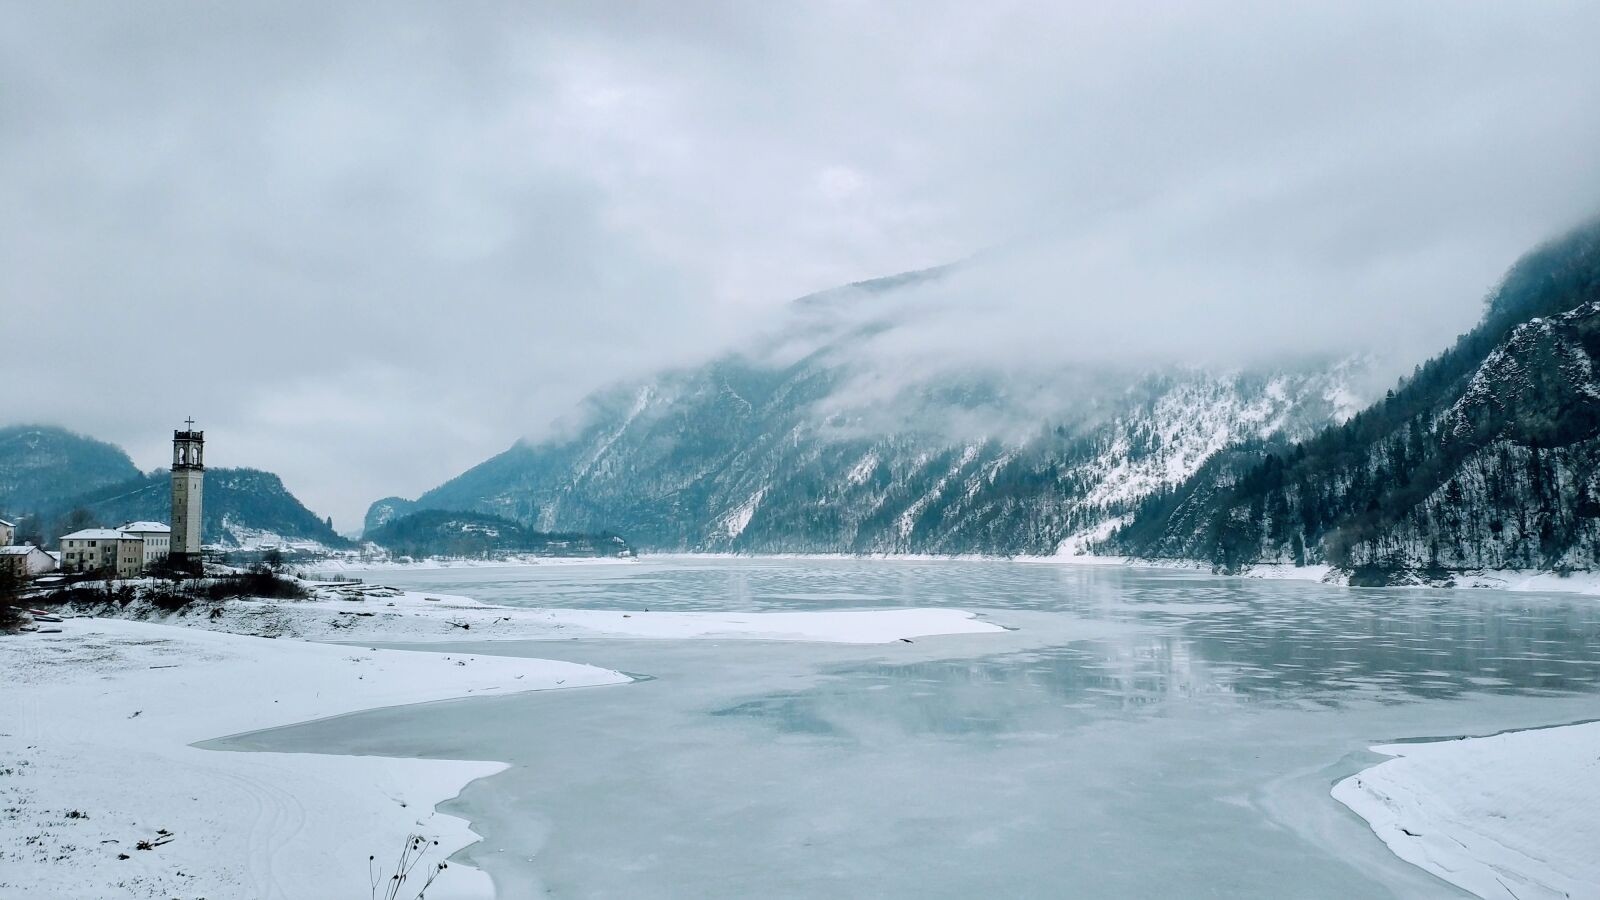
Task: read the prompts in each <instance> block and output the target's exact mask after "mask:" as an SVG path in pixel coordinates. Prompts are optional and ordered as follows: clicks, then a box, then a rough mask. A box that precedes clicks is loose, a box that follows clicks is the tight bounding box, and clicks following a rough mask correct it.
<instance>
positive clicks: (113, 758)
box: [0, 619, 628, 900]
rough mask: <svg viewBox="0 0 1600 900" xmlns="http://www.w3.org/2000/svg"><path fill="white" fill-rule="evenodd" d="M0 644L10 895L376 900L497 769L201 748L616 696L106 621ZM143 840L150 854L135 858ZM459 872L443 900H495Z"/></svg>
mask: <svg viewBox="0 0 1600 900" xmlns="http://www.w3.org/2000/svg"><path fill="white" fill-rule="evenodd" d="M60 627H62V629H63V631H62V633H60V634H36V635H30V636H20V637H12V638H5V639H0V683H4V684H5V685H6V687H5V690H4V691H0V810H4V812H3V813H0V896H5V897H11V896H16V897H28V898H41V900H42V898H81V897H112V896H117V897H152V898H154V897H160V898H166V897H212V898H220V897H286V898H299V897H335V896H337V897H365V896H367V893H368V888H369V882H368V866H367V860H368V857H369V856H371V855H376V856H377V857H378V859H379V860H380V861H385V860H392V859H393V858H394V857H395V856H397V855H398V853H399V851H400V848H401V846H402V843H403V841H404V840H405V837H406V835H407V834H408V833H412V832H416V833H419V834H425V835H427V836H429V837H431V838H435V839H437V840H438V841H439V842H440V843H439V846H438V847H437V848H435V850H434V851H432V852H430V853H429V856H428V861H427V863H425V865H431V864H432V863H433V861H435V860H439V859H443V858H444V857H445V856H447V855H449V854H450V853H453V852H454V851H456V850H457V849H459V848H461V847H463V846H465V845H466V844H468V843H471V842H472V841H473V840H475V836H474V835H473V834H472V833H471V832H470V831H469V830H468V828H467V824H466V823H465V822H464V821H462V820H459V819H456V818H453V817H450V816H444V815H440V814H436V813H435V812H434V811H433V809H434V806H435V805H436V804H438V803H440V802H442V801H444V800H446V799H449V798H450V797H453V796H455V795H456V793H458V792H459V791H460V789H461V788H462V787H463V786H464V785H465V784H466V783H467V782H469V781H471V780H473V779H475V778H480V777H483V776H485V775H488V774H492V773H494V772H497V771H499V770H501V769H502V768H504V766H503V765H502V764H500V763H494V762H471V761H439V760H420V759H384V758H376V757H340V756H317V755H303V754H279V753H225V752H214V751H207V750H201V749H197V748H195V747H192V746H189V745H190V744H191V743H194V742H197V741H203V740H207V739H210V738H216V737H221V736H225V735H229V734H236V733H239V732H244V731H253V730H257V729H261V728H269V727H274V726H279V725H287V724H292V723H296V722H302V721H306V720H310V719H316V718H322V717H326V716H331V715H338V714H342V713H348V712H353V711H356V710H362V709H371V708H376V707H382V706H393V705H400V704H408V703H417V702H423V701H430V700H443V699H450V698H457V697H466V696H473V695H477V694H481V693H487V692H511V691H524V690H543V689H553V688H571V687H582V686H594V685H606V684H620V683H623V682H626V681H628V678H627V677H626V676H624V675H621V674H620V673H617V672H613V671H610V670H608V669H601V668H596V667H594V666H586V665H579V664H574V663H566V662H553V661H548V660H533V659H514V658H502V657H489V656H476V655H451V654H439V653H413V652H404V651H388V650H365V649H362V650H352V649H351V648H348V647H336V646H329V645H321V644H311V643H303V642H299V641H273V640H263V639H260V638H252V637H241V636H236V635H230V634H214V633H210V632H207V631H201V630H198V629H177V628H170V627H164V626H160V625H152V624H145V623H138V622H127V621H116V620H107V619H94V620H90V619H69V620H67V621H66V622H65V623H63V624H62V625H61V626H60ZM140 842H146V844H145V846H148V847H150V849H140V846H141V844H140ZM491 893H492V891H491V888H490V885H489V882H488V879H487V877H486V876H484V875H483V874H482V873H481V872H478V871H477V870H475V869H471V868H469V867H466V866H456V865H452V866H451V867H450V868H449V869H447V870H445V871H444V872H443V873H442V877H441V878H440V880H439V882H438V883H436V884H435V885H434V888H433V889H432V890H430V891H429V892H428V896H429V897H430V898H436V900H437V898H444V897H457V898H466V897H474V898H477V897H488V896H490V895H491Z"/></svg>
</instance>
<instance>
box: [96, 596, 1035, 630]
mask: <svg viewBox="0 0 1600 900" xmlns="http://www.w3.org/2000/svg"><path fill="white" fill-rule="evenodd" d="M319 595H320V599H315V600H298V601H296V600H235V601H230V602H228V603H226V604H224V605H222V606H219V607H217V608H216V609H217V612H215V613H210V612H207V611H205V609H203V608H200V607H195V608H194V610H193V611H187V612H183V613H174V612H165V611H161V610H157V609H155V608H153V607H151V606H150V605H149V604H148V603H133V604H129V605H128V606H126V607H114V606H113V607H102V608H96V609H94V610H93V611H94V612H95V613H96V614H97V615H104V614H113V615H117V616H121V617H129V618H136V619H140V620H143V621H152V622H161V623H164V624H170V625H185V626H192V627H195V628H204V629H209V630H213V631H227V632H234V633H239V634H251V635H261V636H266V637H297V638H305V639H308V640H332V641H373V642H384V643H403V642H408V641H409V642H418V641H426V642H440V641H484V640H567V639H572V638H640V639H683V638H742V639H748V640H769V641H824V642H831V643H845V644H883V643H889V642H891V641H897V640H910V639H913V638H918V637H926V636H931V635H940V634H983V633H994V632H1000V631H1004V630H1005V629H1003V628H1001V627H1000V626H999V625H995V624H993V623H991V622H985V621H983V620H981V619H979V618H977V617H976V616H975V615H973V614H972V613H970V612H965V611H963V610H959V609H869V610H826V611H816V612H810V611H807V612H750V613H734V612H651V611H649V610H632V611H625V610H593V609H529V608H525V607H510V606H490V605H487V604H484V603H480V602H478V601H476V600H473V599H470V598H467V597H457V596H452V595H450V594H431V593H416V592H403V591H397V590H392V589H384V588H368V587H365V586H363V587H362V588H361V589H354V588H351V589H339V588H335V587H327V588H323V589H321V590H320V591H319Z"/></svg>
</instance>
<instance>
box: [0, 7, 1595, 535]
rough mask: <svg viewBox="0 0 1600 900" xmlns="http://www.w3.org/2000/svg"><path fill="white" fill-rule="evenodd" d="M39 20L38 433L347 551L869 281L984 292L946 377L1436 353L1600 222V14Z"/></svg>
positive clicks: (935, 352) (35, 156)
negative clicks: (193, 482) (1532, 251)
mask: <svg viewBox="0 0 1600 900" xmlns="http://www.w3.org/2000/svg"><path fill="white" fill-rule="evenodd" d="M5 18H6V21H7V27H6V28H5V29H0V84H3V85H5V90H3V91H0V297H3V298H4V300H3V302H4V305H5V311H6V313H7V323H8V324H7V335H8V337H9V338H10V340H8V341H7V347H6V348H5V350H4V352H3V353H0V377H3V378H4V379H5V381H6V382H7V384H8V385H10V386H11V387H12V388H13V390H12V391H11V392H10V393H9V394H8V401H7V405H6V409H5V411H4V418H5V419H7V420H12V421H24V420H49V421H56V422H60V423H61V424H65V425H68V426H70V427H73V428H76V429H79V430H83V431H87V432H90V433H94V434H96V435H99V436H102V437H105V438H107V439H110V440H115V441H118V442H120V443H123V444H124V445H125V446H127V447H128V448H129V449H130V451H132V452H133V453H134V455H135V458H136V460H137V461H139V462H140V463H141V464H143V465H145V466H154V465H158V464H160V463H161V462H162V460H163V459H164V458H165V455H166V451H165V449H164V444H165V439H166V434H165V429H167V428H169V427H171V426H173V425H174V424H176V422H177V421H178V420H180V419H182V418H183V417H184V416H186V415H190V414H193V415H194V416H196V418H197V419H200V420H201V423H202V424H203V425H204V426H205V427H206V428H207V430H208V432H209V434H208V437H210V438H211V439H212V441H213V442H214V444H215V452H214V453H213V454H212V459H214V460H215V462H216V463H217V464H219V465H220V464H225V463H229V464H245V465H257V466H261V467H264V468H270V469H273V470H275V471H278V472H280V473H281V474H283V475H284V477H285V480H286V482H287V483H288V484H289V486H290V487H291V489H293V490H295V491H296V492H297V493H299V494H300V495H302V497H303V498H304V499H306V500H307V502H308V503H309V504H310V505H311V506H312V507H313V508H315V509H317V510H318V511H319V512H324V513H326V512H331V513H333V514H334V516H335V518H336V520H337V523H338V524H339V525H340V526H341V527H345V528H348V527H351V526H353V525H355V524H357V522H358V520H359V515H360V512H361V511H362V509H363V508H364V507H365V504H366V503H367V502H368V501H370V500H371V499H373V498H375V497H378V496H381V495H385V494H390V493H403V494H415V493H417V492H419V491H421V490H423V489H425V488H427V487H429V486H431V485H433V484H435V483H437V482H439V481H441V480H443V479H444V478H446V477H448V476H450V475H452V474H454V473H455V472H457V471H459V470H461V469H462V468H465V467H466V466H469V465H471V464H473V463H475V462H477V461H479V460H481V459H482V458H484V457H485V456H487V455H489V454H491V453H493V452H495V451H497V450H498V449H501V448H502V447H504V446H505V445H507V444H509V443H510V442H511V441H512V440H514V439H516V438H517V437H518V436H520V435H524V434H528V433H530V432H534V433H537V432H538V431H539V430H540V429H541V428H542V427H544V423H546V422H549V421H551V420H553V419H555V418H556V417H558V416H560V415H561V414H562V413H563V412H565V411H567V410H569V409H571V408H572V406H573V404H574V403H575V402H576V401H577V400H578V399H579V398H580V397H582V396H583V395H584V394H585V393H587V392H588V391H590V390H592V389H593V388H595V387H597V386H599V385H602V384H606V383H609V382H612V381H616V380H619V379H625V378H630V377H639V376H642V375H644V374H646V373H648V372H650V371H652V370H654V369H656V368H658V367H662V366H669V365H682V364H687V363H690V362H692V361H694V360H696V359H701V358H704V357H706V356H709V355H711V354H714V353H717V352H720V351H721V350H724V349H726V348H729V347H736V346H739V345H740V344H741V342H742V341H744V340H746V339H747V338H746V336H747V335H749V334H751V333H753V332H754V331H755V330H757V329H760V328H770V327H771V325H772V321H773V316H774V315H775V314H776V311H777V310H779V309H781V308H782V304H784V303H785V302H786V301H788V300H789V299H790V298H793V297H796V296H799V295H802V294H805V293H809V292H811V291H815V290H819V289H824V288H828V287H831V286H834V285H838V284H843V283H847V282H850V281H853V280H857V279H861V278H868V277H873V276H877V275H882V274H886V273H891V272H896V271H904V270H908V269H916V268H921V267H925V266H931V265H937V264H942V263H947V262H951V261H954V260H972V264H971V265H970V267H968V268H965V269H963V270H962V271H961V272H960V273H958V274H957V275H955V276H953V277H951V278H950V279H948V280H947V281H946V282H943V283H941V284H940V285H938V286H930V287H929V288H927V289H926V296H925V297H924V301H923V302H925V303H926V304H927V305H928V307H929V309H931V310H933V311H932V312H930V313H928V314H926V315H924V316H921V317H919V319H918V323H919V324H917V325H916V326H915V327H908V328H905V329H901V330H899V331H896V332H894V333H891V334H889V335H886V336H885V337H884V341H885V343H884V344H882V345H880V346H879V347H878V348H877V352H880V353H882V354H883V355H884V356H885V358H900V359H907V360H917V359H923V360H927V361H928V364H929V365H933V364H935V363H936V362H937V363H938V364H968V363H969V362H970V364H972V365H992V364H997V363H1003V362H1008V361H1015V360H1026V361H1032V360H1041V361H1050V360H1053V359H1055V358H1056V357H1057V356H1070V357H1072V358H1074V359H1080V360H1083V361H1084V362H1086V363H1089V364H1107V365H1109V364H1115V363H1118V362H1124V361H1129V360H1139V359H1152V360H1181V361H1188V360H1196V361H1201V362H1207V361H1218V360H1220V361H1237V360H1241V359H1264V358H1268V357H1272V356H1276V355H1294V354H1300V353H1322V352H1345V351H1347V350H1356V349H1374V350H1379V351H1383V352H1387V353H1393V354H1395V355H1396V356H1405V355H1406V354H1412V355H1422V354H1426V353H1428V352H1431V351H1432V350H1434V349H1436V348H1437V347H1438V346H1440V345H1442V343H1443V342H1444V341H1446V340H1448V339H1449V337H1451V336H1453V335H1454V334H1455V333H1457V332H1459V331H1461V330H1462V329H1464V328H1465V327H1467V326H1468V325H1470V323H1471V321H1472V320H1473V319H1474V318H1475V317H1476V315H1477V313H1478V309H1479V305H1478V299H1479V298H1480V297H1481V296H1482V295H1483V294H1484V293H1485V291H1487V290H1488V288H1489V287H1490V286H1491V285H1492V283H1493V281H1494V280H1495V278H1496V277H1498V275H1499V274H1500V273H1501V272H1502V271H1503V270H1504V269H1505V268H1506V267H1507V266H1508V265H1509V264H1510V263H1511V261H1512V260H1513V259H1514V258H1515V257H1516V256H1517V255H1518V254H1519V253H1520V252H1521V251H1522V250H1524V249H1526V248H1527V247H1528V246H1529V245H1531V244H1533V243H1534V242H1536V241H1538V240H1540V239H1542V238H1544V237H1547V236H1549V235H1550V234H1552V233H1554V232H1556V231H1558V230H1560V229H1562V228H1564V227H1566V226H1568V225H1570V224H1572V223H1574V222H1575V221H1577V220H1579V219H1581V218H1583V217H1586V216H1588V215H1590V214H1591V213H1593V212H1594V211H1596V209H1597V208H1600V169H1597V168H1596V167H1595V166H1594V165H1593V164H1592V160H1593V151H1594V148H1595V147H1597V146H1600V57H1597V54H1595V53H1594V52H1593V48H1594V46H1595V45H1596V39H1597V37H1600V10H1597V9H1596V8H1595V7H1594V6H1593V5H1592V4H1582V3H1572V4H1563V3H1552V4H1540V5H1538V6H1535V7H1526V6H1523V7H1516V6H1511V5H1494V4H1481V5H1474V4H1466V5H1463V4H1458V3H1437V4H1434V3H1416V4H1403V5H1401V4H1381V3H1354V4H1339V5H1330V6H1326V7H1311V8H1305V7H1289V6H1284V5H1282V4H1269V3H1230V2H1223V3H1214V4H1204V5H1187V6H1184V7H1182V8H1174V9H1166V10H1158V9H1154V8H1150V7H1139V8H1131V9H1126V10H1124V9H1113V8H1107V7H1106V5H1105V4H1096V5H1088V4H1085V5H1082V6H1077V5H1069V4H1057V5H1054V6H1049V7H1048V8H1041V7H1040V5H1039V4H1025V3H1014V4H1013V3H999V4H988V5H985V6H984V7H982V8H981V9H980V8H978V7H974V6H972V5H970V4H960V3H938V2H932V3H929V2H915V3H911V2H906V3H893V2H891V3H878V4H860V3H849V2H837V3H828V2H823V3H813V4H723V3H690V4H687V5H682V4H673V5H662V4H631V3H613V4H586V5H569V6H555V7H548V6H530V5H526V4H511V3H485V4H472V5H459V4H451V5H440V4H407V3H395V4H384V5H382V6H351V7H345V6H338V5H334V6H329V5H326V4H309V3H305V4H301V3H270V4H269V3H255V2H244V3H235V4H227V5H223V6H217V5H200V4H190V3H161V2H157V3H151V4H140V5H138V6H136V7H135V6H128V5H125V4H111V3H105V4H96V3H85V4H10V5H8V6H7V9H6V12H5ZM919 293H920V292H919ZM13 323H17V324H13ZM896 342H898V343H896Z"/></svg>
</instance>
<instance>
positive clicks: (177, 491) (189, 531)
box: [172, 418, 206, 571]
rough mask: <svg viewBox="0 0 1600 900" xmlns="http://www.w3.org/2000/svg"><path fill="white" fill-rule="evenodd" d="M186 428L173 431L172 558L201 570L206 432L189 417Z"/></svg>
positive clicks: (177, 562) (182, 564) (174, 560)
mask: <svg viewBox="0 0 1600 900" xmlns="http://www.w3.org/2000/svg"><path fill="white" fill-rule="evenodd" d="M184 425H185V426H187V428H186V430H184V431H174V432H173V433H172V561H173V563H174V564H176V565H177V566H178V567H180V568H184V569H189V570H192V571H198V570H199V569H200V494H201V491H202V490H203V489H204V487H205V478H206V433H205V432H204V431H195V430H194V419H192V418H191V419H186V420H185V421H184Z"/></svg>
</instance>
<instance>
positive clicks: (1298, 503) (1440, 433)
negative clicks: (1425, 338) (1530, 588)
mask: <svg viewBox="0 0 1600 900" xmlns="http://www.w3.org/2000/svg"><path fill="white" fill-rule="evenodd" d="M1597 360H1600V224H1591V225H1589V226H1586V227H1584V228H1581V229H1578V230H1577V231H1574V232H1573V233H1571V234H1569V235H1567V236H1565V237H1564V238H1562V239H1560V240H1557V241H1554V242H1552V243H1550V244H1548V245H1546V246H1544V247H1541V248H1539V249H1538V250H1536V251H1534V252H1532V253H1530V254H1529V255H1527V256H1526V257H1525V258H1523V259H1522V260H1521V261H1520V262H1518V263H1517V264H1516V266H1514V267H1513V268H1512V270H1511V271H1510V273H1509V274H1508V275H1507V276H1506V278H1505V280H1504V281H1503V283H1502V284H1501V286H1500V288H1499V289H1498V290H1497V291H1496V292H1495V293H1494V294H1493V295H1492V297H1491V298H1490V301H1489V304H1488V307H1487V309H1486V312H1485V315H1484V318H1483V320H1482V322H1481V324H1480V325H1479V326H1478V327H1477V328H1475V329H1473V330H1472V331H1471V332H1470V333H1468V334H1466V335H1464V336H1462V337H1461V338H1460V339H1459V340H1458V341H1457V342H1456V344H1455V346H1453V347H1451V348H1450V349H1449V350H1448V351H1446V352H1445V353H1443V354H1441V355H1439V356H1438V357H1436V358H1434V359H1432V360H1430V361H1429V362H1428V363H1426V364H1425V365H1423V366H1421V367H1419V368H1418V369H1417V370H1416V372H1415V373H1414V374H1413V375H1412V376H1411V377H1410V378H1408V379H1406V380H1405V381H1404V382H1403V383H1402V384H1400V385H1399V386H1397V387H1396V389H1395V390H1393V391H1391V392H1390V393H1389V395H1388V396H1387V397H1386V398H1385V399H1384V400H1383V401H1381V402H1379V403H1378V404H1376V405H1374V406H1373V407H1371V408H1370V409H1367V410H1365V411H1363V412H1362V413H1360V414H1359V415H1357V416H1355V417H1353V418H1351V419H1350V420H1349V421H1348V422H1346V423H1344V424H1343V425H1339V426H1335V427H1331V428H1328V429H1326V430H1325V431H1323V432H1322V433H1320V434H1318V435H1317V436H1315V437H1313V438H1311V439H1309V440H1306V441H1304V442H1302V443H1298V444H1290V443H1282V442H1280V443H1276V444H1272V443H1261V442H1256V443H1246V444H1243V445H1241V446H1238V447H1235V448H1232V449H1230V450H1229V451H1228V452H1226V453H1223V454H1219V455H1218V456H1216V457H1213V458H1212V459H1211V460H1209V461H1208V463H1207V464H1206V465H1205V466H1204V467H1202V469H1201V470H1200V471H1199V472H1198V473H1196V475H1195V476H1194V477H1193V478H1191V479H1189V480H1188V481H1186V482H1185V483H1184V484H1182V485H1180V486H1178V487H1177V488H1175V489H1172V490H1162V491H1159V492H1157V493H1156V494H1154V495H1153V496H1151V497H1150V498H1149V499H1148V500H1146V501H1145V502H1144V504H1143V505H1142V506H1141V508H1140V510H1139V512H1138V514H1137V515H1136V516H1135V517H1134V520H1133V521H1132V522H1131V523H1130V524H1129V525H1127V526H1126V527H1124V528H1122V529H1120V530H1119V531H1117V532H1116V533H1115V535H1114V536H1113V537H1112V538H1111V540H1109V541H1107V542H1106V543H1105V544H1103V545H1101V547H1100V549H1102V550H1106V551H1109V552H1119V553H1127V554H1131V555H1134V556H1140V557H1146V558H1185V559H1200V560H1205V561H1208V562H1211V563H1212V564H1214V565H1215V566H1217V567H1218V568H1219V569H1222V570H1225V571H1237V570H1239V569H1241V568H1244V567H1248V566H1250V565H1253V564H1256V563H1261V562H1274V563H1304V562H1327V563H1330V564H1332V565H1335V566H1338V567H1342V568H1346V569H1349V570H1351V571H1353V572H1356V573H1357V574H1358V577H1360V578H1364V579H1368V580H1375V581H1382V580H1385V579H1386V578H1387V577H1389V573H1404V572H1408V571H1419V570H1421V571H1431V572H1434V573H1436V574H1439V573H1448V572H1449V571H1452V570H1473V569H1484V568H1538V569H1570V568H1590V567H1592V566H1593V565H1594V564H1595V563H1596V560H1597V559H1600V519H1597V516H1600V480H1597V479H1600V442H1597V438H1600V373H1597V365H1600V363H1597Z"/></svg>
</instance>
